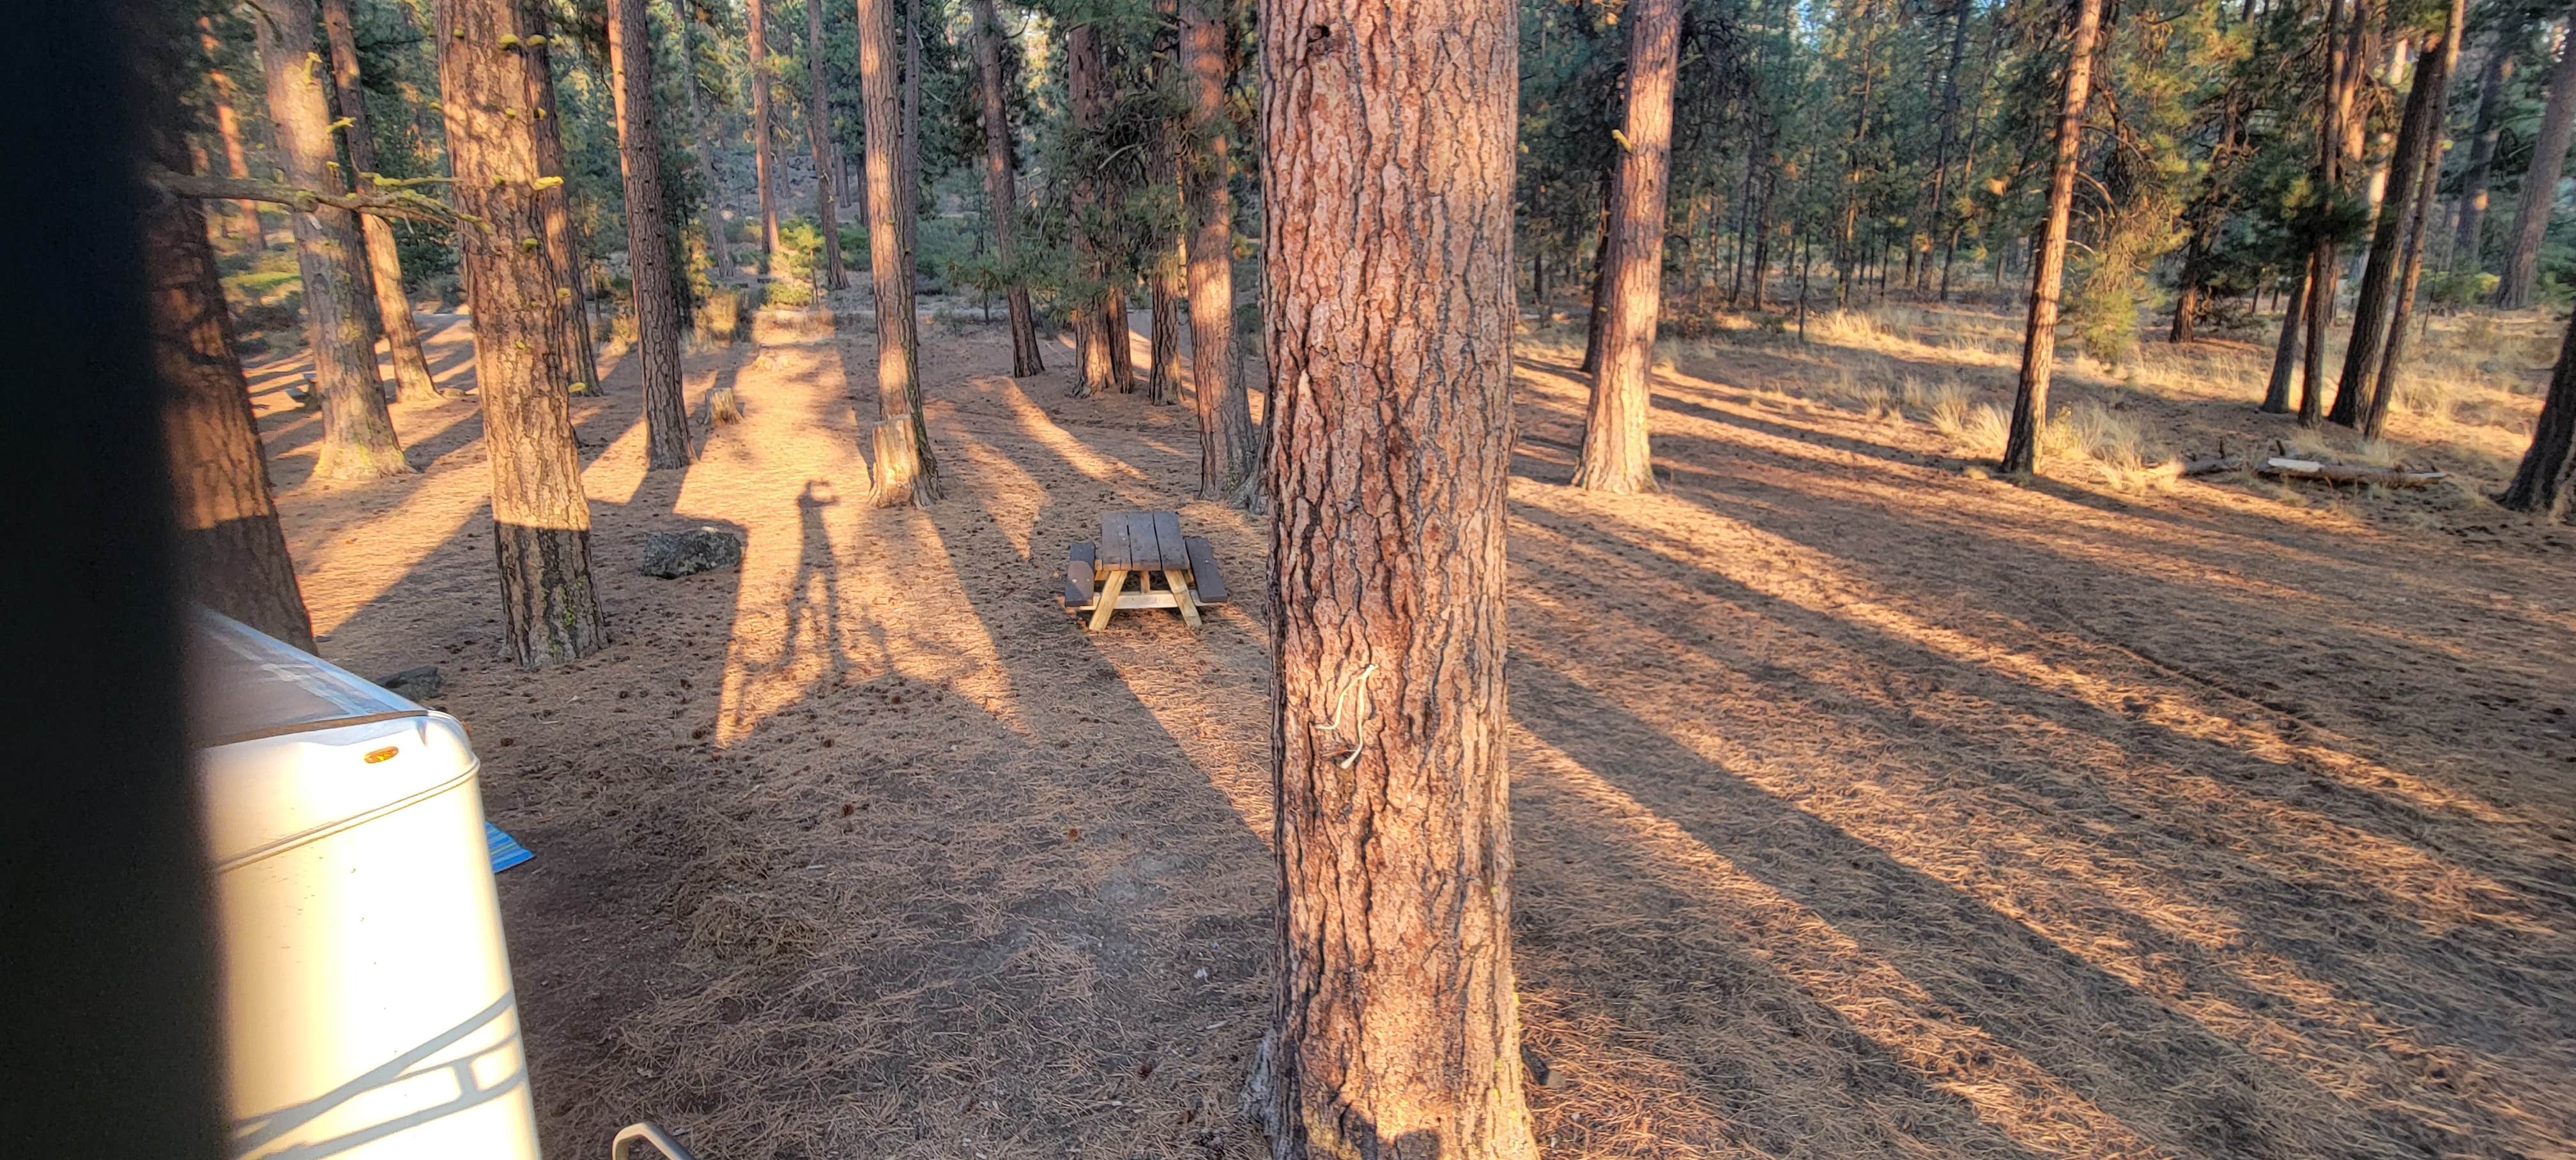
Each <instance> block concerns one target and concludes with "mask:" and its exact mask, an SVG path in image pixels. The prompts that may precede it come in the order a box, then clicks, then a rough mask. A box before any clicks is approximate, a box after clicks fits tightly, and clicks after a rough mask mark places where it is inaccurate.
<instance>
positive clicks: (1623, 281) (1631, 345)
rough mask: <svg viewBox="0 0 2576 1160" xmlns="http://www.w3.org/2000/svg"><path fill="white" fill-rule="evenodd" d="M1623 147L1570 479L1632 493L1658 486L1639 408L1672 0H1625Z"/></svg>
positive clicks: (1661, 181)
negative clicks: (1597, 333) (1598, 322)
mask: <svg viewBox="0 0 2576 1160" xmlns="http://www.w3.org/2000/svg"><path fill="white" fill-rule="evenodd" d="M1624 17H1625V23H1626V24H1627V25H1628V111H1627V133H1626V136H1627V138H1628V147H1627V149H1626V151H1625V152H1623V153H1622V154H1621V155H1620V158H1619V197H1618V204H1619V210H1620V213H1619V217H1618V219H1617V221H1616V222H1615V228H1616V229H1617V231H1618V242H1617V243H1616V244H1615V245H1613V246H1612V247H1611V252H1612V254H1614V255H1615V256H1616V258H1617V266H1616V267H1615V268H1614V269H1613V270H1612V271H1611V273H1610V276H1609V279H1608V285H1609V286H1610V288H1611V292H1610V317H1609V325H1608V327H1607V328H1606V330H1605V332H1604V336H1603V338H1602V342H1601V369H1600V370H1599V371H1598V372H1596V373H1594V375H1593V376H1592V401H1591V409H1590V411H1589V412H1588V414H1587V415H1586V418H1585V421H1584V425H1583V458H1582V462H1581V463H1580V464H1579V465H1578V466H1577V467H1576V468H1575V471H1574V485H1575V486H1577V487H1580V488H1583V489H1584V490H1586V491H1604V492H1610V493H1612V494H1616V495H1632V494H1635V493H1638V492H1648V491H1653V490H1655V463H1654V452H1653V449H1652V447H1651V446H1650V445H1649V444H1648V441H1647V433H1646V412H1647V410H1648V408H1649V405H1650V401H1651V399H1652V397H1653V392H1652V389H1651V387H1650V384H1649V382H1648V380H1649V379H1650V378H1651V377H1652V375H1653V374H1654V363H1655V320H1656V315H1657V312H1658V311H1659V310H1660V308H1661V306H1662V301H1663V276H1664V216H1665V215H1664V208H1665V199H1666V198H1667V197H1668V196H1669V195H1670V192H1671V184H1672V140H1673V73H1674V69H1675V66H1676V62H1677V60H1678V57H1679V51H1680V43H1681V11H1680V7H1679V4H1678V0H1629V4H1628V8H1627V11H1626V12H1625V14H1624Z"/></svg>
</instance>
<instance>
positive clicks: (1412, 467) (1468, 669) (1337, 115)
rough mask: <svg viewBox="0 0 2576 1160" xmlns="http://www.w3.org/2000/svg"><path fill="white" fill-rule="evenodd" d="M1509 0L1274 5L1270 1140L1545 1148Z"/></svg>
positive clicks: (1265, 1086) (1259, 1081)
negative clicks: (1515, 705)
mask: <svg viewBox="0 0 2576 1160" xmlns="http://www.w3.org/2000/svg"><path fill="white" fill-rule="evenodd" d="M1516 16H1517V4H1516V3H1515V2H1514V0H1449V2H1446V3H1430V2H1428V0H1305V2H1302V3H1291V2H1290V0H1266V2H1265V3H1264V4H1263V5H1262V12H1261V20H1260V28H1261V44H1262V49H1261V51H1262V58H1263V63H1264V68H1263V72H1262V75H1263V77H1264V80H1265V83H1264V84H1263V85H1262V89H1261V98H1262V102H1263V106H1264V107H1263V116H1262V125H1263V133H1264V139H1265V144H1264V152H1263V162H1262V173H1263V176H1264V178H1265V179H1266V181H1267V183H1268V193H1267V195H1266V199H1265V200H1266V201H1267V202H1268V203H1269V204H1271V205H1273V206H1280V207H1288V206H1293V207H1296V212H1293V213H1290V212H1273V213H1266V214H1264V215H1262V216H1263V221H1264V227H1263V228H1264V232H1265V234H1266V235H1267V245H1266V246H1265V251H1264V252H1265V260H1266V262H1267V263H1268V276H1267V278H1266V279H1265V288H1264V293H1265V296H1266V298H1267V300H1268V309H1267V311H1266V312H1265V320H1266V324H1267V325H1268V327H1269V334H1270V342H1269V350H1270V352H1271V357H1272V359H1273V360H1274V361H1273V363H1272V366H1271V367H1270V374H1271V384H1272V387H1271V389H1272V394H1271V398H1272V399H1274V400H1276V406H1277V410H1276V412H1275V417H1274V418H1273V419H1272V421H1271V428H1272V431H1273V432H1274V441H1273V445H1272V447H1271V450H1270V472H1271V480H1272V482H1273V483H1274V485H1275V487H1276V491H1275V494H1274V497H1273V498H1274V502H1275V504H1276V507H1275V509H1274V510H1275V514H1274V516H1273V518H1272V520H1271V526H1270V550H1271V559H1272V560H1273V561H1274V571H1273V575H1272V579H1271V587H1270V602H1269V609H1270V624H1271V656H1272V658H1273V664H1274V665H1275V666H1276V669H1275V673H1276V681H1277V683H1276V685H1275V686H1274V687H1275V689H1276V690H1277V691H1276V694H1275V696H1274V697H1273V699H1272V706H1273V717H1272V731H1271V763H1272V766H1271V768H1272V771H1273V783H1274V785H1275V786H1276V787H1277V791H1278V812H1277V820H1276V821H1275V822H1274V823H1273V825H1274V836H1273V842H1274V846H1275V849H1276V850H1277V853H1278V857H1279V866H1280V875H1281V888H1280V898H1279V914H1278V940H1279V942H1278V964H1277V967H1278V970H1277V979H1278V982H1277V991H1276V1000H1275V1004H1274V1006H1273V1008H1272V1017H1271V1020H1272V1021H1271V1027H1270V1032H1269V1035H1268V1037H1267V1038H1266V1039H1265V1041H1264V1043H1263V1045H1262V1051H1261V1055H1260V1059H1259V1062H1258V1063H1257V1064H1256V1065H1255V1068H1254V1077H1253V1082H1254V1088H1253V1107H1255V1108H1256V1109H1257V1110H1258V1112H1259V1114H1260V1115H1261V1116H1262V1118H1263V1119H1264V1120H1265V1121H1266V1126H1267V1128H1268V1130H1269V1136H1270V1145H1271V1155H1272V1156H1274V1157H1276V1158H1277V1160H1307V1158H1317V1157H1333V1158H1350V1160H1359V1158H1363V1157H1366V1158H1370V1160H1376V1158H1380V1157H1384V1158H1396V1157H1442V1158H1456V1160H1489V1158H1490V1160H1501V1158H1509V1160H1522V1158H1529V1157H1535V1156H1536V1154H1537V1149H1536V1147H1535V1145H1534V1143H1533V1141H1532V1139H1531V1132H1530V1121H1529V1115H1528V1112H1527V1110H1526V1109H1525V1108H1524V1106H1523V1103H1522V1098H1521V1063H1520V1052H1519V1047H1520V1044H1519V1026H1518V1023H1519V1020H1518V1012H1517V1001H1516V999H1515V997H1514V994H1513V975H1512V960H1511V949H1510V948H1511V930H1510V914H1511V890H1512V855H1511V824H1510V818H1509V812H1510V807H1509V804H1508V800H1509V799H1508V794H1507V785H1506V777H1505V773H1504V756H1505V750H1506V746H1507V740H1506V737H1505V722H1506V720H1507V718H1506V715H1505V708H1504V704H1503V698H1504V687H1503V656H1504V649H1505V641H1504V632H1503V581H1504V558H1503V536H1504V524H1505V512H1504V493H1505V489H1506V484H1507V482H1508V469H1509V465H1510V457H1511V425H1512V424H1511V378H1512V366H1511V342H1512V329H1513V322H1514V318H1513V309H1514V304H1513V284H1512V283H1513V277H1512V274H1513V263H1512V200H1513V199H1512V168H1513V160H1514V157H1513V146H1514V139H1513V133H1514V129H1515V123H1516V120H1517V117H1516V104H1517V95H1518V87H1519V85H1518V68H1517V62H1516V59H1515V58H1516V55H1517V52H1516V50H1517V47H1518V30H1517V28H1516V27H1515V25H1516V23H1517V21H1516Z"/></svg>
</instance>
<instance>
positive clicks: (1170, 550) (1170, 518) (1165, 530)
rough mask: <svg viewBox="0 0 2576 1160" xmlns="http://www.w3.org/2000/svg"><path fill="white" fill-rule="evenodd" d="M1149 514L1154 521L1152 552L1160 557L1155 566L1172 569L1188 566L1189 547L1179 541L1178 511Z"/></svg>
mask: <svg viewBox="0 0 2576 1160" xmlns="http://www.w3.org/2000/svg"><path fill="white" fill-rule="evenodd" d="M1150 514H1151V516H1152V518H1153V521H1154V554H1155V555H1156V556H1158V557H1160V558H1161V559H1160V561H1159V562H1158V563H1156V564H1155V567H1157V568H1167V569H1171V570H1174V571H1179V570H1182V569H1186V568H1188V567H1189V566H1190V549H1189V546H1188V545H1187V544H1184V543H1182V542H1181V515H1180V513H1179V512H1153V513H1150Z"/></svg>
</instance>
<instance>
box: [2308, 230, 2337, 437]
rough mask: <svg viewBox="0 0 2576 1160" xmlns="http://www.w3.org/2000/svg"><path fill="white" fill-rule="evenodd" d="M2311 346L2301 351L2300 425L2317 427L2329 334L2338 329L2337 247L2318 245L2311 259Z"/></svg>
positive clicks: (2320, 412)
mask: <svg viewBox="0 0 2576 1160" xmlns="http://www.w3.org/2000/svg"><path fill="white" fill-rule="evenodd" d="M2308 261H2309V267H2308V302H2307V306H2308V318H2307V327H2308V333H2307V339H2306V343H2307V348H2306V349H2305V350H2303V351H2301V352H2299V358H2300V363H2299V425H2300V426H2302V427H2313V426H2315V425H2316V424H2317V420H2318V419H2319V418H2321V417H2322V411H2323V405H2322V403H2321V402H2320V400H2321V399H2323V398H2324V395H2325V378H2326V335H2327V333H2328V332H2329V331H2331V330H2333V329H2334V314H2335V284H2336V282H2337V281H2338V280H2339V279H2338V275H2340V274H2341V273H2342V269H2341V267H2340V266H2339V265H2338V264H2337V263H2336V261H2335V248H2334V247H2333V246H2331V245H2325V246H2319V247H2317V251H2316V253H2315V254H2314V255H2313V256H2311V257H2310V258H2309V259H2308Z"/></svg>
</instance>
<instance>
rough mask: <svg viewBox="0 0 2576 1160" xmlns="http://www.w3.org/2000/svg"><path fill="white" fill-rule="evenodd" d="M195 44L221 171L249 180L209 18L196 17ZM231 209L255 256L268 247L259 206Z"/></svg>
mask: <svg viewBox="0 0 2576 1160" xmlns="http://www.w3.org/2000/svg"><path fill="white" fill-rule="evenodd" d="M197 42H198V44H199V45H200V46H202V47H203V48H204V49H205V50H206V96H207V99H209V100H210V101H212V102H213V103H214V106H215V137H216V139H217V140H218V141H220V142H222V144H223V147H224V172H226V173H228V174H231V175H232V178H233V180H235V181H243V180H247V179H248V178H249V177H250V163H249V161H248V159H247V158H246V157H245V155H244V154H243V152H242V137H241V114H240V113H239V112H237V111H235V106H236V105H237V103H238V102H236V101H235V100H234V92H233V78H232V77H231V76H230V75H229V74H227V73H225V72H224V70H223V66H222V64H221V63H219V62H221V61H222V60H223V42H222V41H219V40H217V39H215V23H214V21H213V20H212V19H211V18H209V17H204V16H200V17H198V18H197ZM232 204H233V208H234V209H236V210H237V211H239V212H240V214H241V226H242V230H243V232H244V235H245V236H247V237H248V238H249V239H250V248H251V250H252V252H254V253H256V252H258V251H260V250H265V249H267V248H268V236H267V234H268V227H267V225H266V224H264V223H263V222H262V221H261V220H260V216H259V203H258V202H255V201H252V200H250V199H248V198H240V199H237V200H235V201H234V202H233V203H232Z"/></svg>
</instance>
